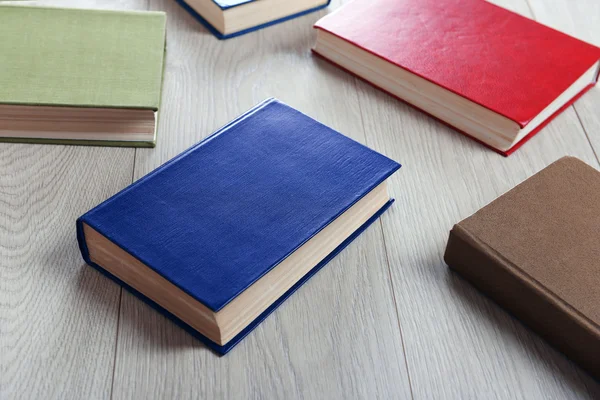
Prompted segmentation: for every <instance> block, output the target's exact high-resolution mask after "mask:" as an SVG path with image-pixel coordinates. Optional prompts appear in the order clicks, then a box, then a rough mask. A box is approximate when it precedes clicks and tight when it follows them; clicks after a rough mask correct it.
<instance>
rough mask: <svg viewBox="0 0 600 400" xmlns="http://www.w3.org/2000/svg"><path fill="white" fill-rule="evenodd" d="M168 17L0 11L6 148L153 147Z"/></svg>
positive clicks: (1, 124)
mask: <svg viewBox="0 0 600 400" xmlns="http://www.w3.org/2000/svg"><path fill="white" fill-rule="evenodd" d="M165 30H166V15H165V14H164V13H162V12H138V11H107V10H84V9H64V8H49V7H29V6H10V5H3V6H0V38H2V40H0V54H2V58H1V60H0V141H15V142H36V143H68V144H92V145H109V146H145V147H153V146H154V144H155V142H156V125H157V124H156V121H157V117H158V111H159V105H160V97H161V88H162V76H163V64H164V56H165Z"/></svg>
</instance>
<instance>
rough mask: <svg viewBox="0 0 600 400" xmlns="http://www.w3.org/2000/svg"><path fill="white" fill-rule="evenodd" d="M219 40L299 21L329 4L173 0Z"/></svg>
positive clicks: (309, 0)
mask: <svg viewBox="0 0 600 400" xmlns="http://www.w3.org/2000/svg"><path fill="white" fill-rule="evenodd" d="M176 1H177V2H178V3H179V4H180V5H181V6H182V7H183V8H184V9H185V10H186V11H188V12H189V13H190V14H191V15H192V16H193V17H194V18H196V19H197V20H198V21H200V23H202V24H203V25H204V26H205V27H206V28H207V29H208V30H209V31H210V32H211V33H212V34H214V35H215V36H216V37H217V38H219V39H229V38H232V37H235V36H239V35H243V34H245V33H248V32H252V31H255V30H257V29H261V28H265V27H267V26H270V25H274V24H278V23H280V22H284V21H287V20H289V19H292V18H296V17H299V16H301V15H304V14H308V13H311V12H313V11H317V10H320V9H322V8H325V7H327V6H328V5H329V3H330V2H331V0H176Z"/></svg>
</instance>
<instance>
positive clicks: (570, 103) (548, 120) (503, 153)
mask: <svg viewBox="0 0 600 400" xmlns="http://www.w3.org/2000/svg"><path fill="white" fill-rule="evenodd" d="M312 53H313V54H314V55H315V56H317V57H318V58H320V59H322V60H324V61H327V62H328V63H330V64H332V65H334V66H336V67H337V68H338V69H340V70H342V71H344V72H346V73H348V74H350V75H352V76H354V77H356V78H358V79H360V80H361V81H363V82H365V83H368V84H369V85H371V86H373V87H374V88H376V89H378V90H381V91H382V92H384V93H386V94H387V95H389V96H391V97H393V98H395V99H396V100H398V101H401V102H402V103H404V104H406V105H408V106H410V107H412V108H414V109H415V110H418V111H420V112H422V113H423V114H425V115H427V116H428V117H430V118H433V119H435V120H436V121H438V122H440V123H442V124H443V125H446V126H447V127H449V128H451V129H452V130H454V131H456V132H458V133H460V134H461V135H464V136H466V137H468V138H469V139H471V140H473V141H475V142H477V143H479V144H481V145H483V146H484V147H487V148H488V149H490V150H492V151H494V152H496V153H498V154H500V155H501V156H504V157H508V156H510V155H511V154H513V153H514V152H515V151H517V150H518V149H519V148H521V146H523V145H524V144H525V143H527V142H528V141H529V140H531V139H532V138H533V137H534V136H535V135H536V134H538V133H539V132H540V131H541V130H542V129H543V128H545V127H546V126H547V125H548V124H549V123H550V122H552V121H553V120H554V118H556V117H557V116H558V115H560V114H561V113H562V112H564V111H565V110H566V109H567V108H569V107H570V106H571V105H573V104H574V103H575V102H576V101H577V100H579V99H580V98H581V97H582V96H583V95H584V94H585V93H587V92H588V91H589V90H590V89H591V88H593V87H594V86H595V85H596V83H597V81H598V79H596V82H592V83H590V84H589V85H588V86H586V87H585V88H584V89H583V90H582V91H581V92H579V93H577V94H576V95H575V96H574V97H573V98H571V100H569V101H568V102H566V103H565V105H563V106H562V107H561V108H559V109H558V110H557V111H556V112H555V113H554V114H552V115H551V116H549V117H548V118H547V119H546V120H545V121H544V122H542V123H541V124H540V125H539V126H538V127H537V128H535V129H534V130H533V131H531V132H530V133H529V134H528V135H527V136H525V137H524V138H523V139H521V140H520V141H518V142H517V143H516V144H514V145H513V146H512V147H511V148H510V149H508V150H505V151H503V150H500V149H497V148H495V147H493V146H491V145H489V144H487V143H485V142H484V141H482V140H480V139H477V138H475V137H473V136H471V135H469V134H468V133H466V132H465V131H463V130H461V129H458V128H457V127H455V126H454V125H451V124H450V123H449V122H446V121H444V120H442V119H440V118H438V117H436V116H433V115H431V114H430V113H428V112H427V111H425V110H423V109H422V108H419V107H417V106H416V105H414V104H412V103H409V102H408V101H406V100H404V99H403V98H401V97H398V96H396V95H395V94H393V93H390V92H388V91H387V90H385V89H384V88H382V87H381V86H378V85H376V84H375V83H373V82H371V81H369V80H367V79H366V78H363V77H362V76H359V75H357V74H356V73H354V72H352V71H349V70H348V69H346V68H344V67H342V66H341V65H339V64H337V63H336V62H334V61H332V60H330V59H329V58H327V57H325V56H324V55H322V54H320V53H318V52H317V51H315V49H312ZM599 75H600V71H599Z"/></svg>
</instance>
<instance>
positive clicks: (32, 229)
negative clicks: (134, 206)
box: [0, 0, 146, 399]
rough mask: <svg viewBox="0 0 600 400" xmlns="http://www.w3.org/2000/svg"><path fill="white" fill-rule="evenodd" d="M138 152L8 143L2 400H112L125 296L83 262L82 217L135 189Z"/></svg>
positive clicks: (117, 4)
mask: <svg viewBox="0 0 600 400" xmlns="http://www.w3.org/2000/svg"><path fill="white" fill-rule="evenodd" d="M13 4H19V5H23V4H24V3H23V2H13ZM26 5H51V6H58V7H82V8H114V9H127V8H134V9H136V8H137V9H144V8H146V2H145V0H140V1H136V0H130V1H112V0H111V1H94V0H86V1H85V2H83V1H75V0H52V1H40V2H27V3H26ZM134 151H135V150H134V149H111V148H98V147H73V146H55V145H45V146H44V145H28V144H7V143H2V144H0V399H13V398H23V399H41V398H43V399H69V398H73V399H82V398H85V399H95V398H108V397H109V396H110V391H111V382H112V375H113V370H114V368H113V367H114V356H115V343H116V337H117V336H116V335H117V319H118V315H119V314H118V309H119V294H120V289H119V288H118V287H116V286H115V285H112V284H111V283H110V282H108V281H107V280H106V278H104V277H103V276H101V275H100V274H99V273H98V272H96V271H95V270H93V269H91V268H90V267H88V266H86V265H85V263H84V262H83V260H82V258H81V255H80V253H79V249H78V247H77V241H76V235H75V220H76V218H77V217H78V216H80V215H81V214H83V213H84V212H85V211H87V210H88V209H90V208H91V207H93V206H95V205H96V204H98V203H99V202H101V201H103V200H104V199H106V198H107V197H109V196H110V195H112V194H114V193H115V192H117V191H118V190H120V189H121V188H123V187H125V186H126V185H128V184H129V183H131V179H132V172H133V159H134Z"/></svg>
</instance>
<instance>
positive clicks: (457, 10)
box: [315, 0, 600, 155]
mask: <svg viewBox="0 0 600 400" xmlns="http://www.w3.org/2000/svg"><path fill="white" fill-rule="evenodd" d="M315 28H317V29H322V30H324V31H326V32H328V33H330V34H333V35H335V36H337V37H339V38H341V39H343V40H345V41H347V42H350V43H351V44H353V45H355V46H357V47H359V48H361V49H363V50H366V51H368V52H369V53H371V54H374V55H376V56H377V57H380V58H382V59H384V60H386V61H388V62H390V63H392V64H395V65H396V66H398V67H401V68H403V69H405V70H407V71H409V72H411V73H413V74H415V75H417V76H420V77H422V78H424V79H426V80H428V81H430V82H433V83H435V84H437V85H439V86H441V87H443V88H445V89H447V90H449V91H451V92H453V93H455V94H458V95H460V96H462V97H465V98H467V99H469V100H470V101H472V102H474V103H477V104H479V105H481V106H483V107H485V108H487V109H489V110H491V111H493V112H495V113H498V114H500V115H502V116H504V117H506V118H508V119H510V120H512V121H514V122H516V123H517V124H518V125H519V126H520V127H521V128H524V127H525V126H526V125H527V124H528V123H529V122H531V120H532V119H534V117H536V116H537V115H538V114H540V113H541V112H542V111H543V110H544V109H545V108H546V107H548V106H549V105H550V104H551V103H552V102H553V101H554V100H556V99H557V97H559V96H560V95H561V94H562V93H563V92H564V91H565V90H567V89H568V88H569V87H570V86H571V85H572V84H573V83H574V82H575V81H576V80H577V79H578V78H579V77H580V76H582V75H583V74H584V73H585V72H586V71H588V70H589V69H590V68H591V67H592V66H593V65H594V64H595V63H596V62H597V61H598V60H599V59H600V49H599V48H597V47H595V46H592V45H590V44H588V43H585V42H582V41H580V40H578V39H575V38H573V37H571V36H568V35H566V34H564V33H561V32H558V31H556V30H554V29H551V28H549V27H547V26H544V25H541V24H539V23H537V22H535V21H533V20H530V19H527V18H525V17H522V16H520V15H518V14H515V13H513V12H511V11H508V10H506V9H504V8H501V7H498V6H496V5H494V4H491V3H488V2H486V1H483V0H355V1H353V2H351V3H349V4H347V5H346V6H344V7H342V8H340V9H338V10H337V11H335V12H334V13H332V14H330V15H328V16H326V17H324V18H323V19H321V20H320V21H318V22H317V24H316V25H315ZM596 77H597V75H596ZM590 87H591V85H590V86H588V87H587V88H586V89H585V90H587V89H589V88H590ZM585 90H584V91H585ZM581 94H582V93H579V94H578V95H577V96H574V97H573V98H572V99H571V101H570V102H568V104H571V103H572V102H573V101H574V100H575V99H576V98H578V97H579V96H580V95H581ZM564 108H566V106H565V107H562V108H561V109H560V110H558V111H557V112H555V113H554V114H553V115H552V116H551V117H549V118H548V119H547V120H546V121H544V123H542V124H541V125H540V126H539V127H538V128H537V129H536V130H535V131H533V132H531V133H530V134H529V135H528V137H525V138H524V139H523V140H521V141H520V142H519V143H517V144H515V146H513V148H511V149H510V150H508V151H506V152H501V153H503V154H505V155H508V154H509V153H511V152H512V151H514V150H515V149H516V148H517V147H519V146H520V145H522V144H523V142H524V141H526V140H527V139H528V138H530V137H531V136H533V135H534V134H535V133H536V132H537V131H539V129H541V128H542V127H543V126H544V125H546V124H547V123H548V122H549V121H550V120H551V119H552V118H553V117H554V116H556V115H557V114H558V113H560V112H561V111H562V110H564Z"/></svg>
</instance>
